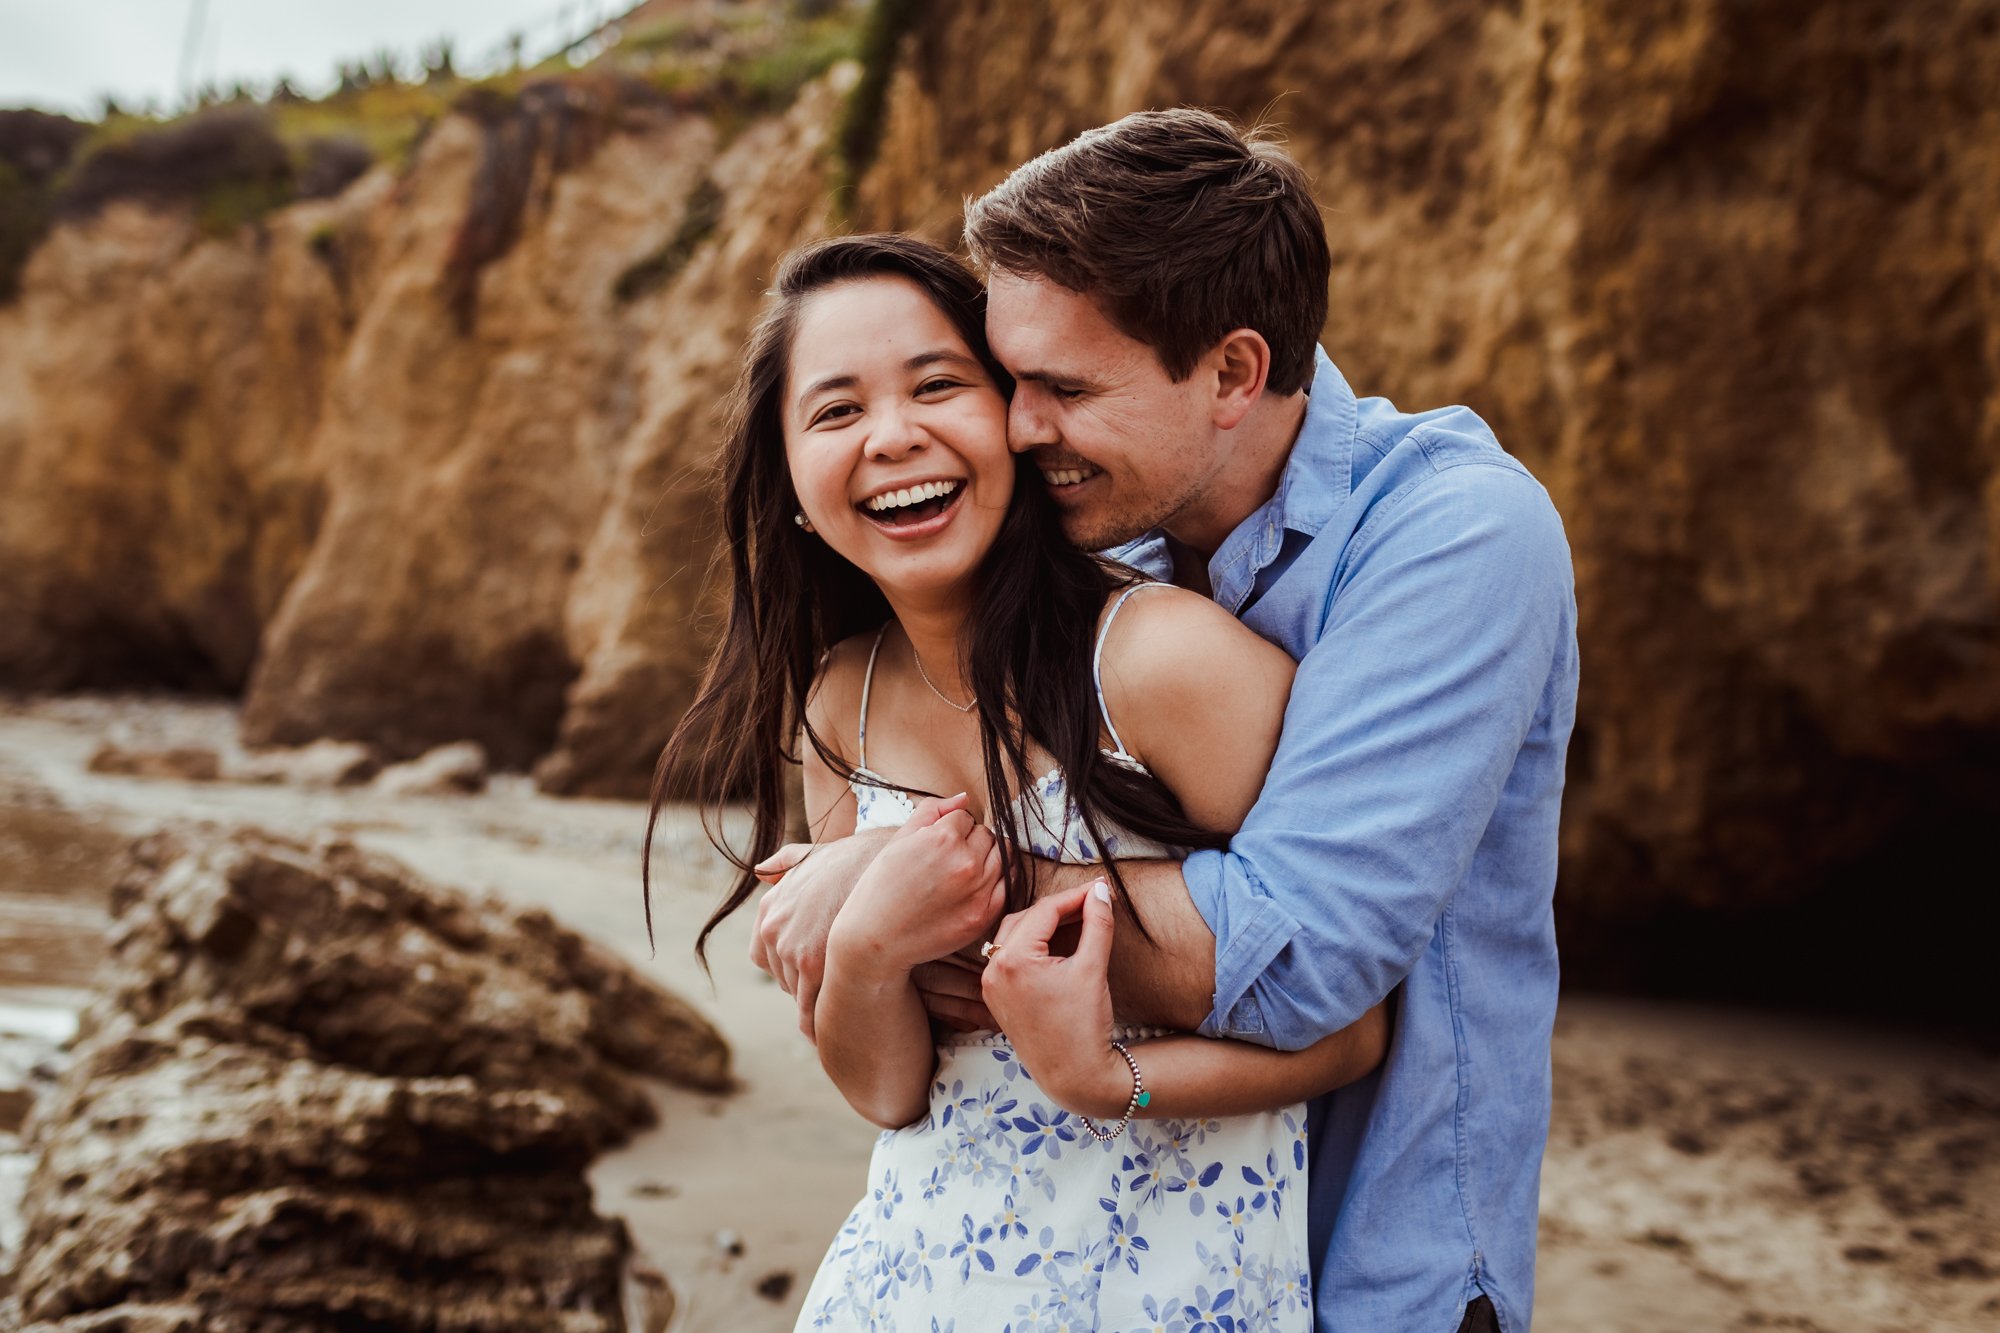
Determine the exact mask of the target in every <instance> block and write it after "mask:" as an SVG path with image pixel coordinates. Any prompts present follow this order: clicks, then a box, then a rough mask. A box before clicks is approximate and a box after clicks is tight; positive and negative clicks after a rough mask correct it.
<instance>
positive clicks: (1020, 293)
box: [753, 110, 1577, 1333]
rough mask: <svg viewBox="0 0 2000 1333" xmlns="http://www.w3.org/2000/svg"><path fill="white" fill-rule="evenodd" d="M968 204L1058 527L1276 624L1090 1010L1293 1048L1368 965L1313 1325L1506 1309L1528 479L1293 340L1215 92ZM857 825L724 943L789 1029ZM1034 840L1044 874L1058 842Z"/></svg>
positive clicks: (1458, 1323) (1531, 668)
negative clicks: (1252, 702) (1253, 740)
mask: <svg viewBox="0 0 2000 1333" xmlns="http://www.w3.org/2000/svg"><path fill="white" fill-rule="evenodd" d="M965 234H966V242H967V245H968V247H969V248H970V250H971V252H972V254H973V257H974V259H975V261H976V262H977V263H978V264H979V265H980V266H981V268H982V269H983V270H984V272H985V274H986V276H987V278H988V283H989V291H990V298H989V307H988V332H989V335H990V338H991V341H992V344H993V350H994V352H995V354H996V355H997V356H998V357H999V359H1000V361H1001V362H1002V363H1003V364H1004V365H1005V366H1006V367H1007V368H1008V369H1009V370H1010V371H1011V372H1012V373H1013V374H1014V376H1015V379H1016V388H1015V393H1014V397H1013V400H1012V405H1011V408H1010V414H1009V419H1008V434H1009V439H1010V442H1011V443H1012V444H1013V446H1014V448H1015V449H1016V450H1017V451H1025V452H1028V453H1029V454H1031V455H1032V456H1033V458H1034V459H1035V461H1036V463H1037V464H1038V465H1039V466H1040V468H1041V471H1042V474H1043V476H1044V478H1045V479H1046V481H1047V483H1048V484H1049V486H1050V489H1051V491H1052V493H1053V494H1054V496H1055V498H1056V501H1057V503H1058V504H1059V505H1060V506H1061V508H1062V512H1063V515H1064V526H1065V531H1066V532H1067V534H1068V535H1069V536H1070V538H1071V539H1072V540H1074V541H1076V542H1078V543H1079V544H1081V545H1084V546H1087V547H1091V548H1094V549H1105V548H1119V551H1120V554H1121V555H1123V556H1124V557H1125V558H1127V559H1130V560H1133V561H1134V562H1135V563H1141V564H1143V565H1145V566H1146V567H1148V568H1149V569H1152V570H1153V571H1154V572H1156V573H1159V574H1161V575H1163V576H1171V577H1172V578H1173V579H1174V580H1175V581H1176V582H1179V583H1181V584H1183V585H1185V586H1188V587H1191V588H1195V589H1199V590H1200V591H1202V592H1204V593H1207V594H1208V595H1210V596H1212V597H1213V598H1214V599H1215V600H1216V601H1217V602H1219V603H1220V604H1222V605H1223V606H1225V607H1227V608H1229V609H1230V610H1231V611H1232V612H1233V613H1235V614H1236V615H1237V616H1239V618H1241V619H1242V620H1243V621H1244V623H1245V624H1247V625H1249V626H1251V627H1252V628H1253V629H1255V630H1257V631H1258V632H1259V633H1261V634H1263V635H1265V636H1266V637H1267V638H1270V639H1271V640H1273V641H1274V642H1276V643H1278V644H1279V645H1280V646H1282V647H1284V648H1285V649H1286V650H1287V651H1289V652H1290V653H1291V654H1292V655H1293V656H1294V657H1296V658H1297V659H1298V660H1299V671H1298V676H1297V679H1296V682H1295V684H1294V686H1293V691H1292V696H1291V701H1290V704H1289V706H1288V708H1287V711H1286V718H1285V731H1284V736H1283V739H1282V741H1281V742H1280V745H1279V748H1278V753H1277V756H1276V758H1275V760H1274V761H1273V764H1272V768H1271V772H1270V775H1269V777H1268V779H1267V781H1266V785H1265V788H1264V790H1263V793H1262V795H1261V796H1260V797H1259V799H1258V803H1257V805H1256V807H1255V808H1254V809H1253V810H1252V811H1251V813H1250V816H1249V818H1248V819H1247V820H1246V821H1245V823H1244V825H1243V828H1242V830H1241V832H1240V833H1239V834H1238V835H1237V836H1236V837H1235V838H1234V839H1233V840H1232V842H1231V845H1230V848H1229V850H1228V851H1227V852H1201V853H1198V854H1196V855H1194V856H1191V857H1189V858H1188V859H1187V861H1185V862H1184V863H1171V862H1147V863H1135V864H1132V865H1129V866H1128V867H1126V872H1127V874H1128V877H1129V882H1130V884H1131V888H1132V894H1133V897H1134V899H1135V900H1138V901H1142V902H1144V904H1145V915H1146V923H1147V926H1148V928H1149V930H1150V932H1151V933H1152V935H1153V936H1154V940H1155V944H1153V945H1149V944H1148V943H1147V941H1146V940H1144V939H1143V938H1141V937H1140V935H1139V933H1138V932H1136V931H1121V932H1118V935H1117V946H1116V954H1115V956H1114V962H1113V984H1114V989H1115V990H1116V992H1117V996H1118V1003H1119V1010H1120V1012H1121V1014H1124V1015H1126V1016H1128V1017H1132V1018H1137V1019H1141V1020H1152V1021H1160V1022H1167V1023H1171V1024H1173V1025H1175V1026H1184V1027H1185V1026H1197V1025H1198V1027H1199V1030H1200V1031H1202V1032H1203V1033H1206V1034H1208V1035H1211V1036H1216V1037H1237V1038H1241V1039H1244V1040H1249V1041H1256V1042H1262V1043H1265V1044H1268V1045H1272V1046H1276V1047H1280V1048H1284V1049H1297V1048H1300V1047H1303V1046H1306V1045H1308V1044H1310V1043H1311V1042H1313V1041H1315V1040H1318V1039H1319V1038H1322V1037H1324V1036H1327V1035H1328V1034H1330V1033H1333V1032H1336V1031H1339V1030H1340V1029H1342V1028H1345V1027H1347V1026H1348V1025H1349V1024H1351V1023H1353V1022H1355V1021H1356V1020H1357V1019H1359V1018H1360V1017H1361V1016H1362V1014H1364V1013H1365V1012H1366V1011H1367V1010H1369V1009H1370V1008H1371V1007H1373V1006H1374V1005H1376V1004H1378V1003H1380V1002H1381V1001H1382V1000H1383V999H1384V997H1386V996H1388V995H1390V994H1391V992H1395V993H1396V994H1397V1000H1398V1003H1397V1009H1396V1034H1395V1038H1394V1040H1393V1042H1392V1045H1391V1047H1390V1051H1389V1054H1388V1057H1387V1059H1386V1060H1385V1061H1384V1063H1383V1065H1382V1066H1381V1068H1380V1069H1378V1070H1377V1072H1376V1073H1374V1074H1373V1075H1370V1076H1369V1077H1367V1078H1365V1079H1363V1080H1362V1081H1360V1082H1359V1083H1356V1084H1352V1085H1350V1086H1348V1087H1346V1088H1343V1089H1341V1090H1340V1091H1339V1092H1337V1093H1335V1094H1332V1095H1331V1096H1329V1097H1325V1098H1322V1099H1320V1100H1319V1101H1317V1102H1316V1103H1314V1104H1313V1106H1312V1108H1311V1130H1310V1143H1311V1153H1312V1160H1311V1186H1310V1195H1309V1206H1308V1214H1309V1231H1310V1238H1311V1244H1312V1248H1313V1253H1314V1255H1315V1256H1316V1260H1317V1269H1316V1272H1315V1275H1314V1280H1315V1284H1316V1292H1315V1307H1316V1319H1317V1323H1318V1327H1320V1328H1322V1329H1325V1330H1333V1331H1336V1333H1338V1331H1340V1330H1358V1331H1362V1333H1382V1331H1384V1330H1389V1331H1393V1333H1404V1331H1405V1330H1408V1331H1412V1333H1418V1331H1421V1330H1438V1333H1449V1330H1452V1329H1454V1328H1459V1329H1467V1330H1470V1329H1493V1328H1498V1329H1501V1330H1505V1331H1506V1333H1515V1331H1516V1330H1523V1329H1526V1328H1527V1327H1528V1320H1529V1311H1530V1305H1531V1301H1532V1296H1533V1283H1534V1246H1535V1225H1536V1211H1537V1194H1538V1187H1539V1178H1540V1166H1541V1155H1542V1149H1543V1145H1544V1141H1545V1139H1546V1137H1547V1132H1548V1106H1549V1036H1550V1030H1551V1027H1552V1025H1553V1022H1554V1014H1555V1002H1556V953H1555V936H1554V926H1553V920H1552V913H1551V899H1552V896H1553V891H1554V883H1555V866H1556V831H1557V814H1558V806H1559V802H1560V796H1561V790H1562V779H1563V756H1564V752H1565V750H1566V748H1567V744H1568V739H1569V734H1570V729H1571V724H1572V721H1573V716H1574V706H1575V695H1576V679H1577V654H1576V643H1575V601H1574V596H1573V591H1572V581H1571V573H1570V564H1569V551H1568V547H1567V545H1566V543H1565V541H1564V538H1563V534H1562V527H1561V522H1560V520H1559V519H1558V518H1557V516H1556V513H1555V510H1554V508H1553V506H1552V505H1551V504H1550V502H1549V499H1548V496H1547V494H1546V492H1544V491H1543V489H1542V488H1541V486H1540V485H1539V484H1538V483H1536V481H1535V480H1534V479H1533V477H1532V476H1530V475H1529V473H1528V472H1527V470H1526V469H1525V468H1523V467H1522V466H1521V465H1520V464H1519V463H1518V462H1516V461H1515V460H1514V459H1512V458H1511V457H1510V456H1509V455H1507V454H1506V453H1505V452H1504V451H1503V450H1502V449H1501V448H1500V447H1499V445H1498V443H1497V442H1496V441H1495V440H1494V438H1493V436H1492V433H1491V432H1490V431H1489V430H1488V429H1487V427H1486V425H1485V424H1484V423H1483V422H1482V421H1480V420H1479V418H1478V417H1476V416H1475V415H1473V413H1471V412H1470V411H1468V410H1466V409H1465V408H1462V407H1452V408H1444V409H1440V410H1437V411H1432V412H1426V413H1421V414H1408V413H1403V412H1399V411H1397V410H1396V408H1395V407H1394V406H1393V405H1391V404H1390V403H1388V402H1387V401H1385V400H1383V399H1379V398H1371V399H1364V400H1357V399H1356V398H1355V396H1354V394H1353V393H1352V391H1351V390H1350V389H1349V388H1348V386H1347V383H1346V381H1345V380H1344V379H1343V378H1342V377H1341V375H1340V372H1339V371H1338V370H1337V369H1335V367H1334V365H1333V363H1332V362H1331V361H1330V360H1328V359H1327V357H1326V355H1325V354H1324V353H1323V352H1321V351H1320V350H1319V348H1318V346H1317V337H1318V334H1319V331H1320V329H1321V328H1322V327H1323V325H1324V323H1325V321H1326V316H1327V286H1328V276H1329V267H1330V263H1329V258H1328V252H1327V245H1326V236H1325V231H1324V226H1323V223H1322V222H1321V219H1320V214H1319V211H1318V208H1317V206H1316V205H1315V204H1314V202H1313V200H1312V197H1311V194H1310V191H1309V187H1308V185H1307V182H1306V180H1305V177H1304V174H1303V173H1302V171H1301V170H1300V169H1299V167H1298V165H1297V164H1296V163H1295V162H1293V161H1292V160H1291V159H1290V158H1289V157H1288V156H1286V155H1285V154H1284V153H1283V152H1282V151H1281V150H1279V149H1278V148H1276V147H1274V146H1273V145H1271V144H1269V143H1267V142H1262V141H1258V140H1255V139H1246V138H1245V137H1244V136H1242V135H1240V134H1239V133H1237V132H1236V131H1235V130H1234V129H1233V128H1232V127H1231V126H1229V125H1228V124H1227V123H1226V122H1224V121H1222V120H1221V119H1219V118H1217V117H1215V116H1212V115H1209V114H1207V113H1204V112H1198V111H1187V110H1178V111H1168V112H1149V113H1142V114H1139V115H1134V116H1128V117H1126V118H1125V119H1123V120H1121V121H1118V122H1116V123H1115V124H1112V125H1109V126H1106V127H1104V128H1101V129H1098V130H1094V131H1091V132H1090V133H1088V134H1085V135H1083V136H1082V137H1080V138H1079V139H1077V140H1076V141H1074V142H1073V143H1071V144H1069V145H1067V146H1065V147H1063V148H1060V149H1056V150H1054V151H1052V152H1049V153H1045V154H1043V155H1042V156H1041V157H1038V158H1036V159H1035V160H1033V161H1031V162H1029V163H1027V164H1026V165H1024V166H1022V167H1021V168H1019V169H1018V170H1016V171H1015V172H1014V173H1013V175H1011V176H1009V177H1008V178H1007V180H1006V181H1004V182H1003V183H1002V184H1001V185H999V186H998V187H997V188H995V189H994V190H993V191H992V192H990V193H989V194H987V195H985V196H984V197H982V198H980V199H978V200H976V201H974V202H973V203H972V204H971V205H969V207H968V209H967V217H966V233H965ZM876 845H879V844H873V843H870V842H867V841H866V840H865V839H864V838H863V837H857V838H855V839H850V840H848V842H847V843H846V844H841V845H839V846H838V847H837V848H828V849H822V850H823V851H826V852H831V853H832V854H831V855H819V856H815V857H813V858H811V860H809V861H807V862H805V863H804V864H802V865H800V866H799V867H798V868H797V869H796V870H792V871H791V872H790V873H788V874H785V876H784V878H783V880H782V881H781V883H780V884H779V885H778V887H776V888H774V889H773V890H772V891H771V893H770V894H769V895H767V897H766V899H765V903H764V905H763V908H762V910H761V911H760V918H759V926H758V936H757V941H756V943H755V945H754V946H753V957H755V958H756V959H757V960H758V962H759V965H760V966H765V967H766V968H767V969H768V970H771V971H773V972H774V973H775V974H776V975H777V976H778V977H779V978H780V980H781V981H782V982H783V983H784V984H785V986H786V989H787V990H788V991H790V992H791V993H793V994H794V995H796V996H798V997H799V999H800V1002H801V1015H802V1021H803V1022H804V1023H805V1024H806V1026H807V1028H808V1031H810V1027H809V1016H810V1012H811V1005H812V998H813V992H814V991H816V989H817V986H818V968H819V966H820V961H821V960H822V959H823V955H824V938H825V930H826V923H827V922H829V921H830V920H831V917H832V914H833V912H834V911H836V910H837V908H838V904H839V903H840V902H841V901H842V900H843V899H844V897H845V894H846V892H847V889H848V888H849V887H851V885H852V883H853V880H854V878H855V877H856V875H857V874H858V873H859V869H860V868H861V867H862V866H864V865H865V864H866V862H867V860H868V859H869V858H870V857H872V855H873V850H874V847H875V846H876ZM790 863H791V862H790V859H789V858H787V859H786V860H785V861H784V862H782V863H781V864H779V865H777V866H774V867H773V871H774V872H781V871H782V870H783V868H784V867H786V866H789V865H790ZM1044 869H1045V870H1046V872H1047V873H1045V874H1042V875H1041V876H1039V877H1038V884H1039V886H1040V887H1041V888H1042V889H1043V890H1044V891H1046V890H1048V889H1050V888H1059V887H1063V886H1064V885H1065V884H1066V883H1068V882H1072V881H1073V879H1074V876H1076V875H1078V874H1086V873H1088V871H1087V869H1079V868H1069V867H1064V868H1057V867H1045V868H1044ZM1066 875H1067V876H1069V878H1068V879H1065V876H1066ZM953 975H954V974H953V972H952V971H951V969H949V968H941V969H938V971H937V975H936V976H934V977H932V978H930V979H928V981H927V983H926V984H927V985H929V986H931V987H934V988H935V989H936V991H937V994H936V995H935V996H934V997H933V1000H932V1003H933V1006H934V1008H935V1009H936V1010H937V1011H938V1012H939V1013H941V1014H944V1015H949V1016H957V1017H960V1018H972V1019H977V1018H978V1017H979V1016H980V1010H979V1008H978V1006H977V1004H976V996H977V987H976V984H971V985H967V984H961V983H955V982H954V981H953Z"/></svg>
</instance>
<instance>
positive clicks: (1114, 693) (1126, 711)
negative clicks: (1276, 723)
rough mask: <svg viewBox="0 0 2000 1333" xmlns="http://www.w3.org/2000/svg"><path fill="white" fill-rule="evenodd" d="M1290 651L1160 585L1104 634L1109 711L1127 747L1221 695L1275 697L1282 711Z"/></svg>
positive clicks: (1199, 600) (1128, 606)
mask: <svg viewBox="0 0 2000 1333" xmlns="http://www.w3.org/2000/svg"><path fill="white" fill-rule="evenodd" d="M1292 667H1293V663H1292V659H1291V658H1290V657H1289V656H1287V655H1286V653H1285V651H1284V650H1283V649H1281V648H1279V647H1277V646H1276V645H1275V644H1273V643H1271V642H1270V641H1269V640H1268V639H1265V638H1263V637H1262V636H1261V635H1259V634H1258V633H1257V632H1256V631H1254V630H1252V629H1250V628H1249V627H1248V626H1246V625H1244V624H1243V623H1242V622H1241V621H1239V620H1237V619H1236V617H1235V616H1233V615H1231V614H1229V612H1228V611H1226V610H1224V609H1223V608H1222V607H1220V606H1218V605H1217V604H1216V603H1215V602H1213V601H1211V600H1210V599H1209V598H1207V597H1204V596H1202V595H1201V594H1200V593H1196V592H1190V591H1188V590H1187V589H1185V588H1176V587H1172V586H1166V585H1162V586H1159V587H1148V588H1146V589H1145V590H1144V591H1141V592H1136V593H1134V594H1133V595H1132V596H1131V597H1130V598H1128V599H1127V600H1126V601H1125V603H1124V605H1123V606H1121V607H1119V609H1118V611H1117V614H1116V616H1115V618H1114V619H1113V620H1112V621H1111V624H1110V626H1109V627H1108V628H1107V629H1106V630H1105V631H1104V656H1103V669H1102V672H1101V673H1100V674H1101V677H1102V680H1103V684H1104V705H1105V708H1106V710H1107V711H1108V712H1109V713H1110V714H1111V716H1112V718H1113V719H1115V723H1116V725H1117V726H1118V728H1119V731H1120V734H1121V735H1123V733H1125V732H1126V731H1131V732H1132V733H1134V736H1135V737H1138V738H1140V739H1139V740H1134V739H1133V738H1131V737H1127V738H1126V739H1127V743H1128V745H1129V746H1130V747H1131V748H1132V749H1133V750H1134V751H1135V752H1136V753H1139V754H1140V755H1141V757H1144V749H1143V748H1142V746H1143V738H1144V737H1146V736H1147V735H1149V734H1153V735H1157V734H1159V732H1160V730H1162V729H1165V728H1173V727H1176V726H1177V725H1178V724H1179V723H1181V722H1183V721H1185V718H1186V715H1187V713H1186V710H1189V709H1205V708H1207V707H1208V706H1209V704H1210V702H1211V701H1212V700H1213V698H1214V696H1215V694H1216V692H1217V691H1218V690H1231V691H1235V690H1254V691H1257V692H1259V693H1261V694H1270V695H1272V696H1274V698H1275V702H1276V705H1277V707H1278V708H1279V709H1282V707H1283V700H1284V696H1285V694H1286V693H1287V692H1288V691H1289V689H1290V686H1291V678H1292Z"/></svg>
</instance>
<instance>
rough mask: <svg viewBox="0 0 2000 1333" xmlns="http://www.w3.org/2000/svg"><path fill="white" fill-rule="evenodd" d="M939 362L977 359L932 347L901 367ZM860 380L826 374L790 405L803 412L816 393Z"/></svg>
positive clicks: (974, 363)
mask: <svg viewBox="0 0 2000 1333" xmlns="http://www.w3.org/2000/svg"><path fill="white" fill-rule="evenodd" d="M940 362H950V363H952V364H954V365H961V366H972V367H977V366H978V365H979V363H978V362H977V361H975V360H973V358H972V357H970V356H968V355H966V354H965V353H964V352H955V351H953V350H952V349H951V348H949V347H934V348H932V349H931V350H930V351H928V352H918V353H917V354H916V355H915V356H913V357H911V358H910V359H909V360H907V361H905V362H904V363H903V369H905V370H922V369H923V368H924V367H925V366H934V365H937V364H939V363H940ZM860 382H861V379H860V377H859V376H858V375H852V374H846V375H828V376H826V377H825V378H824V379H817V380H814V381H813V382H812V383H811V384H808V385H807V386H806V387H805V391H804V392H803V393H801V394H800V395H799V396H798V399H797V401H795V402H794V403H793V404H792V406H793V408H794V409H795V410H797V411H801V412H803V411H804V410H805V406H806V404H807V403H809V402H811V401H812V400H813V398H814V397H815V396H816V395H819V394H822V393H826V392H828V391H830V390H833V389H851V388H853V387H854V386H855V385H857V384H859V383H860Z"/></svg>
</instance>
